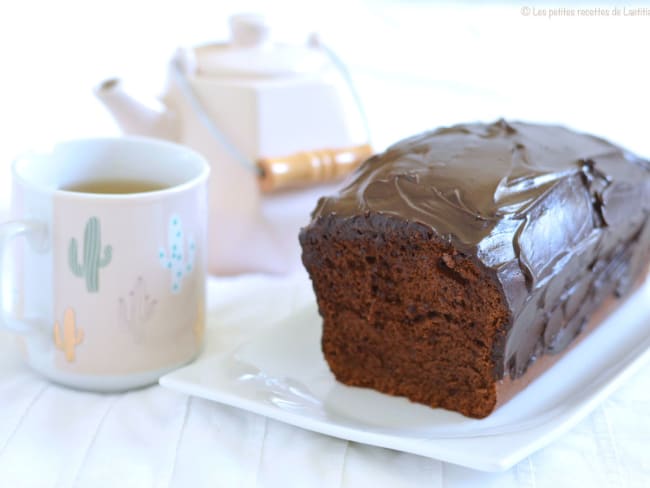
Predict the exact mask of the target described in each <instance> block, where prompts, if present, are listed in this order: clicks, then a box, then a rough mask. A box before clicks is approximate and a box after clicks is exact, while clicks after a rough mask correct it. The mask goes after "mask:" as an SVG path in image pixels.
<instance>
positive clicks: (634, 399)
mask: <svg viewBox="0 0 650 488" xmlns="http://www.w3.org/2000/svg"><path fill="white" fill-rule="evenodd" d="M304 280H305V278H304V276H297V277H296V278H295V279H293V278H290V277H285V278H277V277H276V278H273V277H268V276H260V275H250V276H244V277H239V278H221V279H212V280H211V281H210V286H209V297H210V299H209V310H210V313H209V315H208V327H209V328H210V329H211V333H218V331H219V330H224V329H226V328H229V327H244V326H245V327H248V328H249V329H250V330H248V331H246V332H247V333H255V329H256V328H258V327H259V328H260V329H263V328H264V327H267V326H270V325H269V324H272V323H273V322H274V320H275V319H279V318H282V317H284V316H286V315H287V314H289V313H291V312H292V310H293V307H294V304H295V303H304V296H305V294H306V293H311V291H310V290H309V289H305V287H304V282H305V281H304ZM255 319H258V320H255ZM224 335H226V334H224ZM11 345H12V344H11V339H10V337H9V336H8V335H0V486H3V487H4V486H6V487H39V488H40V487H49V486H51V487H77V486H78V487H102V486H106V487H112V486H120V487H131V486H133V487H214V486H223V487H294V486H295V487H300V488H302V487H350V488H356V487H359V486H378V487H379V486H381V487H383V486H386V487H415V486H426V487H432V488H437V487H499V488H508V487H537V488H544V487H549V488H558V487H562V486H567V487H568V486H572V487H573V486H588V487H592V486H606V487H639V488H641V487H647V486H648V485H649V484H650V421H649V420H650V365H647V366H645V367H644V368H643V369H642V370H641V371H640V372H639V373H638V374H637V375H635V376H634V377H633V378H632V380H631V381H629V382H628V383H627V384H626V385H625V386H624V387H623V388H622V389H621V390H619V391H618V392H617V393H616V394H614V395H613V396H612V397H610V398H609V399H608V400H607V401H605V402H604V403H603V404H602V405H601V406H600V407H599V408H598V409H597V410H596V411H595V412H594V413H592V414H591V415H590V416H589V417H588V418H586V419H585V420H584V421H582V422H580V424H578V425H577V426H576V427H575V428H574V429H572V430H571V431H570V432H569V433H568V434H566V435H565V436H563V437H562V438H560V439H559V440H557V441H556V442H554V443H553V444H551V445H550V446H549V447H547V448H545V449H543V450H541V451H539V452H537V453H536V454H534V455H533V456H531V457H529V458H528V459H526V460H524V461H522V462H521V463H520V464H518V465H516V466H515V467H514V468H512V469H511V470H509V471H506V472H504V473H481V472H476V471H472V470H469V469H465V468H461V467H458V466H454V465H450V464H446V463H442V462H439V461H436V460H433V459H427V458H424V457H420V456H415V455H412V454H405V453H400V452H397V451H392V450H389V449H382V448H377V447H371V446H365V445H361V444H357V443H353V442H347V441H344V440H339V439H335V438H331V437H327V436H324V435H320V434H316V433H312V432H308V431H305V430H302V429H299V428H296V427H292V426H289V425H285V424H282V423H280V422H277V421H274V420H268V419H266V418H264V417H261V416H258V415H256V414H253V413H248V412H245V411H242V410H238V409H236V408H232V407H228V406H224V405H220V404H216V403H212V402H209V401H206V400H202V399H197V398H191V397H188V396H186V395H183V394H180V393H176V392H174V391H170V390H167V389H164V388H162V387H160V386H153V387H150V388H146V389H142V390H138V391H133V392H129V393H124V394H117V395H100V394H93V393H83V392H78V391H72V390H68V389H65V388H62V387H59V386H56V385H54V384H51V383H48V382H47V381H45V380H43V379H41V378H39V377H38V376H36V375H35V374H33V373H32V372H30V371H29V370H28V369H26V368H25V367H24V366H22V365H21V362H20V359H19V357H18V354H17V352H16V351H15V350H14V349H13V348H12V347H11Z"/></svg>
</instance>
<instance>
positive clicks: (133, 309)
mask: <svg viewBox="0 0 650 488" xmlns="http://www.w3.org/2000/svg"><path fill="white" fill-rule="evenodd" d="M156 305H158V300H156V299H154V298H152V297H151V296H150V295H149V293H148V292H147V285H146V283H145V281H144V278H143V277H142V276H138V278H137V280H136V282H135V286H134V287H133V289H132V290H131V291H130V292H129V295H128V300H126V299H124V298H122V297H120V299H119V300H118V321H119V324H120V326H122V327H123V328H124V329H126V330H128V331H129V332H130V333H131V334H132V335H133V338H134V340H135V342H136V343H137V344H140V343H143V342H145V340H146V324H147V322H149V321H150V320H151V319H152V318H153V315H154V313H155V310H156Z"/></svg>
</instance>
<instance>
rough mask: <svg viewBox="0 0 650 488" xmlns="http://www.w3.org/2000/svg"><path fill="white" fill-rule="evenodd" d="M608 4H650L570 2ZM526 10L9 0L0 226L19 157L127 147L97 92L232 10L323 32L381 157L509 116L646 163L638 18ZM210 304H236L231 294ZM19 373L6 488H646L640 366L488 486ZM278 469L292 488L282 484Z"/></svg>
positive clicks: (0, 472) (388, 457) (260, 426)
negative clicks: (575, 134) (72, 145)
mask: <svg viewBox="0 0 650 488" xmlns="http://www.w3.org/2000/svg"><path fill="white" fill-rule="evenodd" d="M558 3H560V2H558ZM614 5H616V6H618V7H619V8H621V9H622V8H623V7H626V8H627V9H629V8H631V7H632V6H633V5H637V6H638V5H643V3H639V2H637V3H636V4H635V3H632V2H597V1H594V2H585V1H582V2H575V3H566V2H564V6H565V7H573V8H587V7H589V8H594V7H601V8H610V9H611V8H612V7H613V6H614ZM524 6H528V7H531V8H532V7H535V8H536V9H538V10H539V9H542V8H550V7H551V6H555V7H557V6H558V4H557V3H556V4H553V3H549V2H543V1H532V0H522V1H521V2H509V3H501V4H481V5H480V6H477V5H472V4H470V3H469V2H460V3H454V4H451V3H449V4H444V3H442V4H441V3H435V4H434V3H433V2H424V1H419V2H416V1H412V2H408V1H407V2H397V1H386V0H382V1H376V2H371V1H370V0H366V1H360V0H348V1H344V0H337V1H327V2H326V1H323V2H307V1H301V2H298V1H295V2H291V1H274V2H268V1H266V2H265V1H258V2H245V1H231V0H224V1H209V2H208V1H198V0H184V1H182V2H181V1H161V0H158V1H153V0H145V1H135V0H130V1H127V0H112V1H110V2H109V1H103V2H99V1H89V0H86V1H74V0H60V1H41V2H39V1H35V0H21V1H18V0H10V1H7V0H5V1H3V2H2V3H1V4H0V63H1V64H0V214H1V213H2V211H3V209H4V208H5V207H6V204H7V202H8V199H9V171H8V168H9V164H10V162H11V160H12V158H13V157H14V156H15V155H16V154H17V153H19V152H21V151H24V150H26V149H29V148H30V147H34V146H38V145H40V144H44V143H47V142H49V141H54V140H59V139H68V138H75V137H79V136H88V135H114V134H118V133H119V131H118V128H117V126H116V125H115V124H114V123H113V121H112V119H111V118H110V116H109V115H108V113H107V112H106V111H105V109H104V108H103V107H102V106H101V105H100V104H99V102H97V101H96V100H95V99H94V96H93V94H92V89H93V87H94V86H95V85H96V84H97V83H99V82H100V81H101V80H103V79H104V78H106V77H112V76H116V75H118V76H121V77H123V78H124V79H125V80H126V83H127V84H128V85H129V86H131V87H132V88H133V89H134V90H135V91H137V92H139V93H141V94H142V95H143V96H149V97H153V96H155V95H156V94H158V93H159V92H160V90H161V88H162V82H163V76H164V72H165V71H164V70H165V64H166V62H167V59H168V57H169V55H170V54H171V52H172V51H173V50H174V48H175V47H176V46H177V45H179V44H195V43H199V42H205V41H209V40H223V39H225V37H226V34H227V18H228V16H229V15H230V14H232V13H235V12H242V11H257V12H262V13H266V14H267V15H268V16H269V18H270V20H271V21H272V22H273V23H274V24H275V25H277V26H278V28H277V30H276V33H277V35H278V37H279V38H281V39H284V40H291V41H294V42H295V41H297V40H301V39H304V38H305V37H306V36H307V34H308V33H309V32H310V31H311V30H316V31H318V32H320V34H321V37H322V38H323V40H324V41H325V42H326V43H327V44H329V45H330V46H331V47H332V48H334V50H336V51H337V52H338V54H339V55H340V56H341V57H342V58H343V59H344V61H345V62H346V63H347V64H348V66H349V68H350V70H351V72H352V76H353V78H354V80H355V82H356V83H357V85H358V88H359V91H360V92H361V96H362V98H363V101H364V103H365V104H366V109H367V112H368V115H369V119H370V125H371V129H372V135H373V142H374V143H375V146H376V148H377V149H381V148H382V147H384V146H386V145H387V144H389V143H391V142H394V141H395V140H397V139H399V138H401V137H403V136H407V135H410V134H412V133H415V132H418V131H421V130H425V129H428V128H432V127H435V126H438V125H441V124H452V123H456V122H463V121H470V120H484V121H492V120H494V119H496V118H498V117H506V118H509V119H527V120H531V121H541V122H557V123H562V124H565V125H569V126H571V127H573V128H575V129H578V130H582V131H587V132H593V133H595V134H598V135H601V136H604V137H606V138H608V139H611V140H612V141H615V142H618V143H620V144H623V145H624V146H626V147H627V148H628V149H630V150H632V151H634V152H637V153H639V154H640V155H642V156H645V157H650V137H649V135H648V122H647V121H648V114H649V113H650V69H649V67H648V64H649V63H648V61H649V58H650V16H645V17H630V16H622V15H621V16H618V17H577V16H570V17H560V18H551V19H549V18H548V16H534V15H532V12H531V15H528V16H524V15H522V11H521V9H522V7H524ZM646 6H647V7H649V8H650V3H646ZM306 211H308V209H307V210H306ZM242 283H244V284H245V280H244V281H243V282H236V283H235V282H234V283H233V286H234V285H237V286H239V287H240V288H241V285H242ZM264 284H265V285H268V283H267V282H266V281H265V282H264ZM226 285H227V286H226ZM240 288H237V287H235V288H234V289H237V290H240ZM221 289H223V290H227V289H231V288H230V285H228V284H225V285H224V284H223V283H222V284H221ZM237 293H240V292H237ZM241 293H243V292H241ZM219 307H221V308H220V310H222V309H228V302H227V300H226V301H225V300H224V297H220V298H219ZM226 315H227V314H226ZM14 359H15V358H14ZM14 359H11V358H9V359H6V358H5V359H3V360H4V361H7V363H6V364H4V365H3V363H2V362H0V385H1V386H2V387H3V388H4V390H3V391H4V392H5V394H6V395H7V396H5V397H2V398H0V417H2V418H3V422H0V486H3V485H4V483H3V482H7V481H8V480H11V484H10V486H20V483H21V482H24V486H75V484H76V485H77V486H100V485H102V484H101V483H99V480H102V479H103V480H105V482H104V485H103V486H111V485H112V484H113V485H114V483H118V481H119V480H120V476H121V475H122V474H123V475H124V476H125V478H124V480H123V481H124V482H125V486H126V485H129V484H130V483H127V481H133V484H132V486H168V485H173V486H191V485H190V484H187V483H188V482H189V481H190V480H192V482H193V483H194V484H193V486H339V485H341V486H364V483H372V484H373V485H374V486H380V485H381V484H382V483H384V484H386V483H388V484H389V486H499V487H502V486H531V487H533V486H538V487H542V486H543V487H554V488H555V487H558V486H574V485H576V486H577V485H582V486H621V487H622V486H638V487H642V486H648V483H647V482H648V480H649V479H650V455H648V454H647V453H646V451H645V450H646V449H647V440H648V438H650V431H649V430H648V429H649V428H650V425H649V424H650V422H649V417H648V411H650V397H649V396H648V391H650V386H649V385H650V369H648V367H646V368H645V369H644V370H642V371H641V373H640V374H638V375H637V376H636V377H635V378H634V379H633V381H631V382H630V383H629V385H627V386H626V387H625V388H624V389H623V391H621V392H619V393H617V394H616V395H615V396H614V397H612V399H611V400H608V401H607V402H606V403H605V404H604V405H603V406H602V407H601V408H599V409H598V410H597V411H596V412H595V413H594V414H593V415H592V416H590V417H589V418H588V419H586V420H585V421H584V422H582V423H581V424H580V425H579V426H578V427H576V428H575V429H574V430H573V431H572V432H571V434H569V435H567V436H565V437H564V438H563V439H562V440H560V441H558V442H556V443H555V444H554V445H553V446H551V447H550V448H548V449H545V450H543V451H542V452H540V453H538V454H536V455H535V456H533V457H531V458H529V459H527V460H526V461H524V462H522V463H521V464H520V465H518V466H517V467H515V468H514V469H513V470H511V471H510V472H508V473H506V474H502V475H490V476H484V475H482V474H480V473H472V472H469V471H467V470H462V469H459V468H455V467H453V466H448V465H444V464H441V463H437V462H434V461H431V460H427V459H424V458H418V457H417V456H410V455H402V454H399V453H395V452H392V451H387V450H381V449H375V448H366V447H364V446H359V445H353V444H350V445H347V444H345V443H341V442H340V441H336V440H333V439H329V438H326V437H323V436H316V435H312V434H310V433H306V432H303V431H300V430H299V429H293V428H289V427H285V426H282V425H280V424H278V423H276V422H268V423H266V422H265V421H264V420H263V419H261V418H257V417H255V416H252V415H245V414H242V413H240V412H237V411H235V410H234V409H224V408H219V407H218V406H215V405H213V404H210V403H209V402H202V401H194V402H192V401H191V400H189V399H187V398H184V397H182V396H179V395H175V394H173V393H171V392H167V391H165V390H162V389H160V388H153V389H148V390H144V391H140V392H134V393H132V394H129V395H125V396H112V397H97V396H88V395H85V394H81V393H76V392H69V391H66V390H62V389H58V388H56V387H51V386H46V385H45V384H44V383H43V382H40V380H39V379H38V378H36V377H34V376H31V373H29V372H27V371H25V370H23V369H20V368H19V367H18V366H16V365H15V362H13V361H14ZM16 368H18V369H16ZM10 399H11V402H10ZM3 402H4V406H2V405H3ZM21 402H22V403H21ZM27 408H29V412H30V413H29V415H27V417H26V418H23V417H22V415H23V413H22V412H24V411H26V409H27ZM225 438H227V439H229V443H223V442H221V440H223V439H225ZM237 441H238V442H237ZM644 442H645V444H644ZM288 445H293V446H294V447H295V446H301V448H300V450H295V449H294V451H293V453H292V455H295V456H298V457H297V460H296V461H291V460H289V459H287V458H286V455H285V453H284V449H285V448H286V447H287V446H288ZM202 446H204V447H202ZM238 449H239V450H238ZM211 453H214V454H211ZM287 473H290V474H291V475H292V476H293V481H294V483H293V484H292V483H289V484H288V485H284V484H283V482H282V480H283V479H284V480H286V475H287ZM12 475H13V476H15V477H13V478H12ZM111 480H112V482H113V483H111ZM226 480H229V481H226ZM30 483H31V484H30Z"/></svg>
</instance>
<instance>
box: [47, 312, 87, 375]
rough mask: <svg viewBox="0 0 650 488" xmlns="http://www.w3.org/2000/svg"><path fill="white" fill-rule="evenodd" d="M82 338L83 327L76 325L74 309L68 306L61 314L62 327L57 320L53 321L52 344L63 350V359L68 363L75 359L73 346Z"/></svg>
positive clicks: (79, 342) (80, 341)
mask: <svg viewBox="0 0 650 488" xmlns="http://www.w3.org/2000/svg"><path fill="white" fill-rule="evenodd" d="M83 339H84V331H83V329H81V328H79V327H77V322H76V319H75V313H74V310H73V309H71V308H70V307H68V308H66V309H65V312H64V315H63V328H61V327H60V326H59V322H58V321H57V322H55V323H54V345H55V346H56V348H57V349H58V350H59V351H63V353H64V354H65V359H66V361H68V362H69V363H72V362H74V360H75V348H76V347H77V346H78V345H79V344H81V343H82V341H83Z"/></svg>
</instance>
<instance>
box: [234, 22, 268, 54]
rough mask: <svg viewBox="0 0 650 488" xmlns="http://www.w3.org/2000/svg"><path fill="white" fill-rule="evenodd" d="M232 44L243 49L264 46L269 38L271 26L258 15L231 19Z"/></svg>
mask: <svg viewBox="0 0 650 488" xmlns="http://www.w3.org/2000/svg"><path fill="white" fill-rule="evenodd" d="M230 32H231V34H230V35H231V37H232V43H233V44H235V45H237V46H241V47H252V46H259V45H261V44H264V43H265V42H266V41H267V40H268V38H269V26H268V24H267V23H266V21H265V20H264V17H263V16H261V15H257V14H237V15H233V16H232V17H231V18H230Z"/></svg>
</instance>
